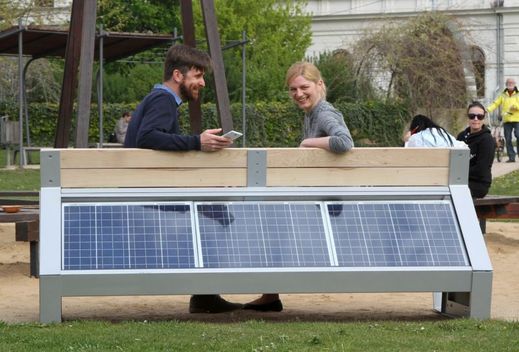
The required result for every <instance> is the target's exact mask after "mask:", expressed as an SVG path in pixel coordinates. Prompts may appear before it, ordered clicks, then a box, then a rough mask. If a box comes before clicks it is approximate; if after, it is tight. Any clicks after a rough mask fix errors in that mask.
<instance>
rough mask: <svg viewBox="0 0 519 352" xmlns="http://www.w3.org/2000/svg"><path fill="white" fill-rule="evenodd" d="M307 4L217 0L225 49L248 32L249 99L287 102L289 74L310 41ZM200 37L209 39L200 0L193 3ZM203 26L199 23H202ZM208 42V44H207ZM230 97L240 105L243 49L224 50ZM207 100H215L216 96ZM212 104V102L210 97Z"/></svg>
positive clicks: (297, 0) (301, 0) (276, 0)
mask: <svg viewBox="0 0 519 352" xmlns="http://www.w3.org/2000/svg"><path fill="white" fill-rule="evenodd" d="M304 5H305V1H304V0H262V1H257V0H234V1H228V0H215V8H216V16H217V21H218V30H219V34H220V41H221V43H222V47H223V46H225V45H226V44H229V43H232V42H234V41H240V40H241V39H242V32H243V31H246V33H247V37H248V39H249V40H250V41H249V43H248V44H247V46H246V62H247V67H246V69H247V96H248V99H249V100H253V101H256V100H265V101H270V100H285V99H287V98H286V89H285V86H284V78H285V73H286V70H287V69H288V67H289V66H290V65H291V64H292V63H294V62H295V61H298V60H301V59H303V57H304V54H305V51H306V49H307V48H308V47H309V45H310V42H311V31H310V16H309V15H307V14H305V13H304V12H303V11H304ZM193 9H194V12H195V21H196V24H197V26H196V38H197V40H199V41H201V40H203V39H204V38H205V33H204V27H203V25H201V24H202V23H203V21H202V15H201V10H200V6H199V4H198V2H196V1H194V2H193ZM199 24H200V25H199ZM204 42H205V41H204ZM224 64H225V69H226V76H227V86H228V90H229V96H230V99H231V100H233V101H239V99H240V95H241V89H242V87H241V86H242V82H241V70H242V61H241V50H239V47H237V48H233V49H229V50H226V51H225V52H224ZM205 96H206V97H208V98H210V99H213V98H214V96H211V92H210V91H209V92H208V91H206V93H205ZM207 100H209V99H207Z"/></svg>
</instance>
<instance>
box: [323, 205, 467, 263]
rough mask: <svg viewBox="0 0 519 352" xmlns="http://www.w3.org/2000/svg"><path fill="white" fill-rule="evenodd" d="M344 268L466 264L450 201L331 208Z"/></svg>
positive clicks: (338, 258) (335, 239) (332, 226)
mask: <svg viewBox="0 0 519 352" xmlns="http://www.w3.org/2000/svg"><path fill="white" fill-rule="evenodd" d="M327 210H328V213H329V220H330V225H331V229H332V232H333V238H334V245H335V250H336V253H337V261H338V265H339V266H341V267H396V266H403V267H410V266H467V265H468V259H467V255H466V252H465V248H464V246H463V242H462V240H461V233H460V231H459V228H458V225H457V222H456V217H455V214H454V211H453V209H452V206H451V204H450V202H448V201H434V202H426V201H423V202H395V201H393V202H380V201H372V202H340V203H339V202H334V203H329V204H327Z"/></svg>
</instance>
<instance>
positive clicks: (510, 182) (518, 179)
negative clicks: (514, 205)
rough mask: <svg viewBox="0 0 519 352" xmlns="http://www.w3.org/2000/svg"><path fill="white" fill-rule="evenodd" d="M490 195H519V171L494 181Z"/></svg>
mask: <svg viewBox="0 0 519 352" xmlns="http://www.w3.org/2000/svg"><path fill="white" fill-rule="evenodd" d="M489 193H490V194H494V195H507V196H518V195H519V171H514V172H511V173H509V174H506V175H504V176H501V177H498V178H496V179H495V180H493V181H492V187H491V188H490V192H489Z"/></svg>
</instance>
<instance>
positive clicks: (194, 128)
mask: <svg viewBox="0 0 519 352" xmlns="http://www.w3.org/2000/svg"><path fill="white" fill-rule="evenodd" d="M180 13H181V15H182V37H183V38H184V44H185V45H188V46H190V47H193V48H195V47H196V40H195V22H194V20H193V4H192V0H181V1H180ZM189 123H190V126H191V133H193V134H200V133H201V132H202V107H201V105H200V99H197V100H190V101H189Z"/></svg>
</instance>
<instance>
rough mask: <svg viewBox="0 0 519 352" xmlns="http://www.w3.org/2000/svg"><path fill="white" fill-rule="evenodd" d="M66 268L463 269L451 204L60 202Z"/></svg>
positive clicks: (461, 247)
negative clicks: (460, 267) (424, 267)
mask: <svg viewBox="0 0 519 352" xmlns="http://www.w3.org/2000/svg"><path fill="white" fill-rule="evenodd" d="M63 214H64V219H63V221H64V224H63V225H64V226H63V229H64V230H63V243H64V246H63V252H64V254H63V268H64V270H98V269H99V270H106V269H114V270H118V269H179V268H180V269H181V268H195V267H204V268H290V267H294V268H300V267H330V266H339V267H414V266H422V267H423V266H433V267H437V266H467V265H468V259H467V255H466V252H465V248H464V245H463V241H462V239H461V233H460V231H459V228H458V225H457V221H456V216H455V214H454V210H453V207H452V205H451V203H450V202H449V201H389V202H387V201H364V202H358V201H349V202H327V203H323V202H280V201H278V202H200V203H189V202H186V203H179V202H176V203H173V202H170V203H160V204H156V203H153V204H150V203H127V204H124V203H110V204H107V203H99V204H91V203H81V204H64V205H63Z"/></svg>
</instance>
